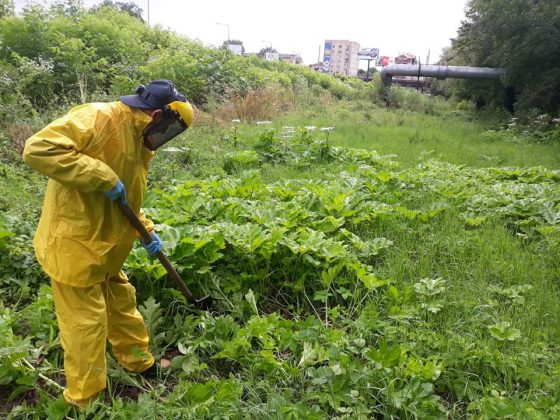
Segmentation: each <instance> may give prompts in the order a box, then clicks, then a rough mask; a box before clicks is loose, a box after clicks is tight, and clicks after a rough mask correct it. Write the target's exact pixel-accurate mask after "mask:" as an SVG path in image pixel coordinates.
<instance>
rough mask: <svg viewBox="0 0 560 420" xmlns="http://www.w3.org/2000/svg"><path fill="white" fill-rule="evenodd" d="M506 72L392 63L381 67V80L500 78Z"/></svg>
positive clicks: (384, 81) (389, 83) (485, 68)
mask: <svg viewBox="0 0 560 420" xmlns="http://www.w3.org/2000/svg"><path fill="white" fill-rule="evenodd" d="M505 73H506V71H505V70H504V69H496V68H491V67H467V66H432V65H421V64H390V65H388V66H385V67H383V69H381V81H382V82H383V85H384V86H385V87H389V86H391V83H392V81H393V76H418V77H436V78H438V79H447V78H448V77H449V78H457V79H498V78H500V77H501V76H503V75H504V74H505Z"/></svg>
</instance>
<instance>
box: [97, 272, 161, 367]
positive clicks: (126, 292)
mask: <svg viewBox="0 0 560 420" xmlns="http://www.w3.org/2000/svg"><path fill="white" fill-rule="evenodd" d="M102 287H103V288H104V294H105V297H106V302H107V328H108V337H109V342H110V343H111V346H112V348H113V354H114V356H115V358H116V359H117V361H118V362H119V364H120V365H121V366H122V367H124V368H125V369H126V370H128V371H131V372H142V371H144V370H146V369H148V368H149V367H150V366H152V364H153V363H154V358H153V357H152V355H151V354H150V352H149V351H148V331H147V330H146V326H145V325H144V319H143V318H142V315H141V314H140V312H138V309H136V290H135V289H134V286H132V285H131V284H130V283H129V282H128V278H127V277H126V274H125V273H124V272H123V271H122V270H121V272H120V273H119V274H118V276H115V277H112V278H110V279H109V281H108V282H107V283H104V284H103V285H102Z"/></svg>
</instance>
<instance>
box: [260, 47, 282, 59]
mask: <svg viewBox="0 0 560 420" xmlns="http://www.w3.org/2000/svg"><path fill="white" fill-rule="evenodd" d="M267 53H274V54H277V53H278V51H277V50H276V49H275V48H272V47H266V48H262V49H261V50H260V51H259V52H258V53H257V57H261V58H265V57H266V54H267Z"/></svg>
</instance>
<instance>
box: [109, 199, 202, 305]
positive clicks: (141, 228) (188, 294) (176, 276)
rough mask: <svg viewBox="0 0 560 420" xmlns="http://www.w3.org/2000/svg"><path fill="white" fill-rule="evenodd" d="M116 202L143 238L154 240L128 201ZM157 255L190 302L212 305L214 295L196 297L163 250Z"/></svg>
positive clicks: (146, 240)
mask: <svg viewBox="0 0 560 420" xmlns="http://www.w3.org/2000/svg"><path fill="white" fill-rule="evenodd" d="M116 202H117V204H118V206H119V208H120V209H121V211H122V213H123V214H124V215H125V217H126V218H127V219H128V220H129V221H130V223H131V224H132V226H134V228H135V229H136V230H137V231H138V233H139V234H140V237H141V238H142V240H143V241H144V242H152V241H153V239H152V235H150V232H148V230H147V229H146V227H145V226H144V224H143V223H142V222H141V221H140V219H139V218H138V216H137V215H136V213H134V210H132V208H131V207H130V206H129V205H128V203H126V204H123V203H122V202H121V201H120V200H116ZM156 257H157V258H158V260H159V262H161V264H162V265H163V266H164V267H165V270H166V271H167V274H169V277H171V278H172V279H173V281H174V282H175V285H176V286H177V288H178V289H179V290H180V291H181V292H182V293H183V295H185V297H186V298H187V300H188V301H189V302H191V303H192V304H193V305H194V306H196V307H197V308H199V309H206V308H208V307H209V306H210V304H211V303H212V297H211V296H210V295H207V296H204V297H202V298H200V299H195V298H194V297H193V295H192V293H191V291H190V290H189V288H188V287H187V285H186V284H185V282H184V281H183V279H182V278H181V276H180V275H179V273H177V271H176V270H175V269H174V268H173V265H171V263H170V262H169V260H168V259H167V257H166V256H165V255H164V254H163V252H162V251H158V252H157V253H156Z"/></svg>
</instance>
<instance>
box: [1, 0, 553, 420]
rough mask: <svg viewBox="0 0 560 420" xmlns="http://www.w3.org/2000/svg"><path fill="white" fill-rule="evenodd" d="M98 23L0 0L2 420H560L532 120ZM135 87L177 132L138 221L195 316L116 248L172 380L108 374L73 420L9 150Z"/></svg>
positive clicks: (547, 168) (28, 175) (69, 10)
mask: <svg viewBox="0 0 560 420" xmlns="http://www.w3.org/2000/svg"><path fill="white" fill-rule="evenodd" d="M105 3H106V6H105V7H100V8H96V9H95V10H85V9H83V8H82V7H79V6H80V5H79V2H75V1H62V2H58V3H56V5H55V6H56V7H53V8H52V9H50V10H46V9H44V8H41V7H38V6H32V7H28V8H27V9H26V10H24V11H23V13H22V15H21V16H14V15H13V10H11V9H10V7H5V5H9V4H10V2H6V1H3V0H0V15H1V16H4V17H3V18H2V20H0V36H1V39H2V43H1V45H0V54H1V55H0V72H1V76H2V77H0V97H1V102H0V112H1V113H2V120H1V123H0V136H1V137H0V152H1V153H0V179H1V181H0V415H1V416H8V417H13V418H26V417H29V418H32V417H35V418H44V417H50V418H63V417H64V416H69V417H71V418H77V417H84V418H85V417H87V416H89V417H93V416H96V418H116V419H120V418H263V419H265V418H266V419H268V418H278V419H295V418H317V419H324V418H363V419H366V418H467V417H477V418H556V417H558V416H559V415H560V394H559V389H560V370H559V369H558V366H560V353H559V352H558V345H557V344H558V340H559V339H560V329H559V325H560V312H559V311H558V305H557V301H558V294H559V291H560V290H559V288H558V278H559V274H560V266H559V259H558V253H559V252H560V172H559V171H558V170H556V168H558V165H559V163H560V141H559V136H560V128H559V125H558V121H557V120H555V119H554V117H553V116H551V115H548V114H543V113H541V112H539V114H540V116H538V117H535V118H531V119H527V123H526V124H523V125H521V124H520V122H519V120H516V119H513V120H510V115H509V114H507V113H505V112H503V111H501V110H499V109H495V108H488V109H485V110H483V111H476V110H475V108H474V106H473V105H472V104H471V103H470V102H467V101H464V102H455V101H445V100H443V99H440V98H436V97H429V96H426V95H421V94H418V93H417V92H414V91H409V90H405V89H402V88H393V90H392V91H391V93H390V104H391V107H389V108H385V106H384V105H383V106H382V105H381V103H382V101H381V100H380V96H379V94H378V89H377V83H378V81H377V80H376V81H374V82H373V83H371V84H365V83H363V82H360V81H353V80H350V79H338V78H333V77H330V76H325V75H320V74H317V73H314V72H312V71H310V70H308V69H305V68H303V67H297V66H291V65H288V64H283V63H269V62H265V61H263V60H260V59H258V58H241V57H236V56H233V55H232V54H229V53H228V52H226V51H224V50H214V49H207V48H204V47H203V46H202V45H200V44H197V43H195V42H192V41H190V40H188V39H185V38H183V37H181V36H179V35H177V34H174V33H171V32H168V31H165V30H162V29H161V28H149V27H147V26H146V25H145V24H144V23H143V22H142V21H141V19H140V18H139V16H138V13H137V11H135V10H134V9H131V8H127V7H126V4H120V6H119V5H115V4H113V3H111V2H105ZM107 5H108V6H107ZM71 6H72V7H71ZM117 6H118V7H117ZM119 8H120V10H119ZM115 28H118V30H117V29H115ZM106 39H111V40H112V42H111V43H107V42H104V40H106ZM131 40H134V41H133V42H132V41H131ZM61 45H64V46H65V48H60V46H61ZM155 77H166V78H170V79H173V80H175V81H176V82H177V83H178V85H179V87H180V89H182V90H184V91H186V92H187V93H188V95H189V97H190V98H191V99H192V100H193V102H194V103H195V104H196V105H197V106H198V108H199V111H198V112H197V116H196V123H197V124H196V125H195V127H193V128H192V129H191V130H189V132H188V133H187V134H186V135H183V136H181V137H180V138H179V139H178V140H177V141H174V142H173V143H172V144H171V145H170V146H169V147H166V148H165V149H164V150H161V151H158V154H157V156H156V158H155V159H154V160H153V162H152V167H151V171H150V178H149V191H150V192H149V194H148V197H147V198H146V201H145V203H144V208H145V210H146V212H147V214H148V215H149V216H150V218H151V219H153V220H154V222H156V224H157V229H158V232H160V233H161V235H160V236H161V237H162V239H163V240H164V245H165V251H166V253H167V254H168V255H169V258H170V259H171V260H172V261H173V263H174V265H175V266H176V267H177V269H178V271H179V272H180V273H181V275H182V276H183V278H184V279H185V280H186V281H187V283H188V284H189V286H190V287H192V289H193V291H194V292H195V293H196V294H197V295H203V294H205V293H210V294H211V295H212V296H213V297H214V304H213V306H212V307H211V308H210V310H209V311H198V310H195V309H194V308H193V307H192V306H191V305H189V304H188V303H186V302H185V300H184V298H183V297H182V296H181V295H180V293H179V292H177V291H176V290H175V289H174V288H173V287H172V283H171V282H170V281H169V280H168V279H167V278H166V276H165V273H164V271H163V269H162V268H161V267H160V266H159V264H158V263H157V261H155V260H150V259H149V258H148V257H147V256H146V254H145V252H144V251H143V250H142V248H140V247H138V248H135V249H134V251H133V252H132V254H131V256H130V257H129V259H128V260H127V263H126V267H125V270H126V271H127V273H128V274H129V276H130V278H131V281H132V282H133V284H134V285H135V287H136V288H137V292H138V302H139V304H140V311H141V312H142V314H143V315H144V318H145V320H146V323H147V325H148V328H149V332H150V337H151V350H152V352H153V353H154V355H156V356H157V357H158V358H163V359H166V360H170V361H171V367H170V368H169V369H167V370H162V371H160V372H159V375H158V378H157V379H150V380H147V379H145V378H143V377H141V376H140V375H135V374H129V373H127V372H125V371H124V370H123V369H122V368H120V367H119V366H118V365H117V364H116V362H115V361H114V360H113V359H112V358H111V355H110V352H109V353H108V357H109V371H108V377H109V387H108V389H107V391H106V392H105V393H104V395H103V396H101V398H100V399H99V400H97V401H96V402H95V404H94V405H93V406H92V407H91V408H90V410H89V412H88V413H87V414H83V413H78V412H75V411H73V410H70V409H69V408H68V407H67V406H66V405H65V404H64V403H63V401H62V399H61V397H60V388H61V387H62V386H63V384H64V377H63V371H62V351H61V348H60V342H59V338H58V329H57V324H56V320H55V316H54V311H53V302H52V295H51V289H50V286H49V281H48V279H47V278H46V277H45V275H44V274H43V273H42V272H41V270H40V268H39V266H38V265H37V263H36V261H35V257H34V254H33V249H32V245H31V238H32V236H33V232H34V229H35V226H36V223H37V220H38V217H39V213H40V208H41V204H42V202H41V201H42V194H43V190H44V186H45V179H44V178H42V177H41V176H39V175H38V174H37V173H35V172H33V171H31V170H30V169H29V168H27V167H26V166H25V165H24V164H23V163H22V162H21V159H20V156H19V153H18V152H19V150H21V147H22V144H23V141H24V140H25V138H26V136H28V135H29V134H30V133H31V132H32V131H33V130H34V129H36V128H38V127H40V126H41V125H43V124H45V123H47V122H48V121H49V119H51V118H52V117H54V116H56V115H60V114H61V113H62V112H65V110H66V109H67V108H68V106H70V105H71V104H74V103H79V102H81V101H85V100H88V101H89V100H112V99H114V98H116V97H117V96H118V95H119V94H123V93H129V92H130V89H132V88H133V87H134V86H135V85H136V84H137V83H138V82H144V81H146V80H149V79H151V78H155Z"/></svg>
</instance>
